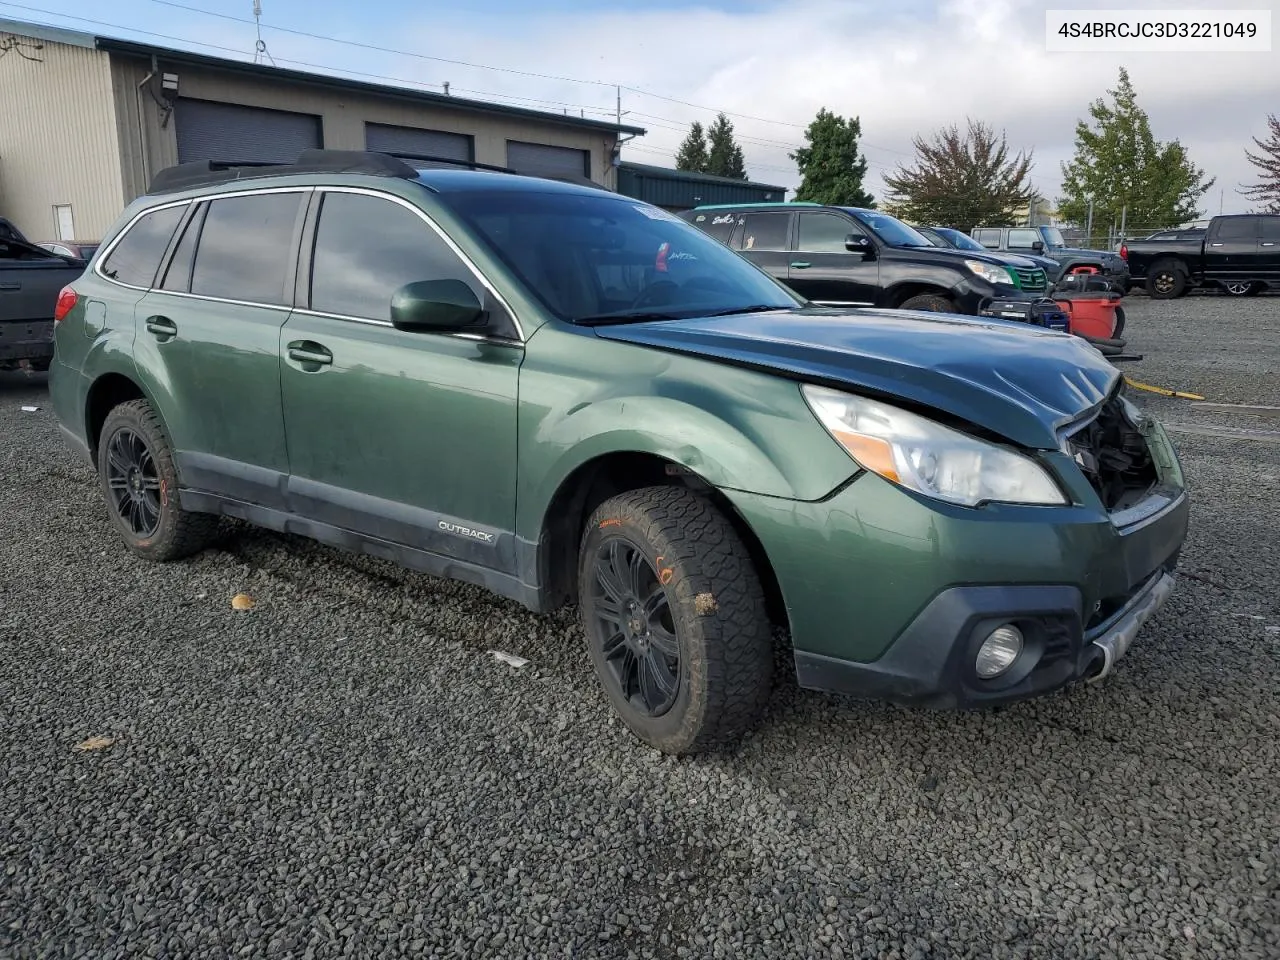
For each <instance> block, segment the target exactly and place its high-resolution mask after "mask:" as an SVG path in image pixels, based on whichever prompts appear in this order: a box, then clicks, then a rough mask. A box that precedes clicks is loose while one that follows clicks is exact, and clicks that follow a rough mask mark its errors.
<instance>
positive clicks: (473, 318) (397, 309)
mask: <svg viewBox="0 0 1280 960" xmlns="http://www.w3.org/2000/svg"><path fill="white" fill-rule="evenodd" d="M483 320H484V308H483V307H482V306H481V305H480V301H479V300H478V299H476V295H475V292H474V291H472V289H471V288H470V287H469V286H467V285H466V284H465V283H463V282H462V281H461V280H419V281H418V282H416V283H406V284H405V285H404V286H403V287H401V288H400V289H399V290H397V291H396V292H395V293H394V294H393V295H392V297H391V325H392V326H393V327H395V328H396V329H397V330H409V331H422V332H429V331H432V330H434V331H437V332H446V331H450V330H463V329H466V328H468V327H476V326H480V325H481V324H482V322H483Z"/></svg>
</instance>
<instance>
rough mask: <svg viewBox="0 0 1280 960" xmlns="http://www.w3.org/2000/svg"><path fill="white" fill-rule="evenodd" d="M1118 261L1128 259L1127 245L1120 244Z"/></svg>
mask: <svg viewBox="0 0 1280 960" xmlns="http://www.w3.org/2000/svg"><path fill="white" fill-rule="evenodd" d="M1120 259H1121V260H1126V261H1127V260H1128V259H1129V245H1128V244H1127V243H1122V244H1120Z"/></svg>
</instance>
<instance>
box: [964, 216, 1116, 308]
mask: <svg viewBox="0 0 1280 960" xmlns="http://www.w3.org/2000/svg"><path fill="white" fill-rule="evenodd" d="M970 236H972V237H973V239H975V240H977V241H978V243H980V244H982V246H983V247H985V248H986V249H988V250H1002V251H1004V252H1006V253H1016V254H1018V255H1019V256H1021V255H1022V254H1025V253H1031V254H1035V255H1036V256H1045V257H1049V258H1051V259H1053V260H1055V261H1056V262H1057V264H1058V273H1057V275H1056V276H1055V275H1053V274H1050V275H1049V282H1050V283H1057V282H1058V281H1059V280H1061V279H1062V277H1063V276H1064V275H1065V274H1068V273H1070V272H1072V271H1073V270H1076V269H1078V268H1080V267H1093V268H1095V269H1096V270H1097V271H1098V272H1099V273H1100V274H1102V275H1103V276H1104V277H1106V278H1107V279H1108V280H1110V281H1111V282H1112V284H1113V285H1114V286H1115V287H1116V289H1117V290H1119V291H1120V292H1121V293H1125V292H1127V291H1128V289H1129V266H1128V264H1126V263H1125V261H1124V258H1123V257H1122V256H1120V254H1119V253H1115V252H1111V251H1107V250H1084V249H1080V248H1078V247H1069V246H1067V241H1066V240H1065V239H1064V238H1063V236H1062V231H1061V230H1059V229H1058V228H1057V227H1049V226H1039V227H975V228H974V229H973V230H972V231H971V233H970Z"/></svg>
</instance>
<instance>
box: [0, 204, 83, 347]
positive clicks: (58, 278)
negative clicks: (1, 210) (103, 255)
mask: <svg viewBox="0 0 1280 960" xmlns="http://www.w3.org/2000/svg"><path fill="white" fill-rule="evenodd" d="M4 226H5V228H6V229H5V230H4V232H3V235H0V370H13V369H16V368H17V367H19V366H26V367H29V368H31V369H33V370H47V369H49V362H50V360H51V359H52V357H53V319H54V314H55V311H56V309H57V303H58V291H59V290H61V289H62V288H63V287H64V286H66V285H67V284H68V283H70V282H72V281H73V280H75V279H76V278H78V277H79V276H80V275H81V274H82V273H84V268H85V264H84V262H83V261H80V260H68V259H67V258H65V257H60V256H57V255H56V254H53V253H50V252H49V251H48V250H43V249H41V248H40V247H37V246H35V245H34V244H31V243H28V242H27V241H26V240H25V239H23V238H22V235H21V233H20V232H19V231H18V230H17V228H16V227H13V226H12V225H11V224H9V223H8V222H7V221H6V222H5V223H4Z"/></svg>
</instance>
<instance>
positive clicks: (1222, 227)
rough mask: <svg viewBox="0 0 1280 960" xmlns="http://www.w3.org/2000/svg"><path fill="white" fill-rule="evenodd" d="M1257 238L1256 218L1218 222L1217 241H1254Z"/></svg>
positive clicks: (1238, 218) (1240, 218) (1233, 218)
mask: <svg viewBox="0 0 1280 960" xmlns="http://www.w3.org/2000/svg"><path fill="white" fill-rule="evenodd" d="M1257 236H1258V220H1257V218H1256V217H1232V218H1231V219H1230V220H1219V221H1218V232H1217V236H1216V237H1215V239H1217V240H1255V239H1257Z"/></svg>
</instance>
